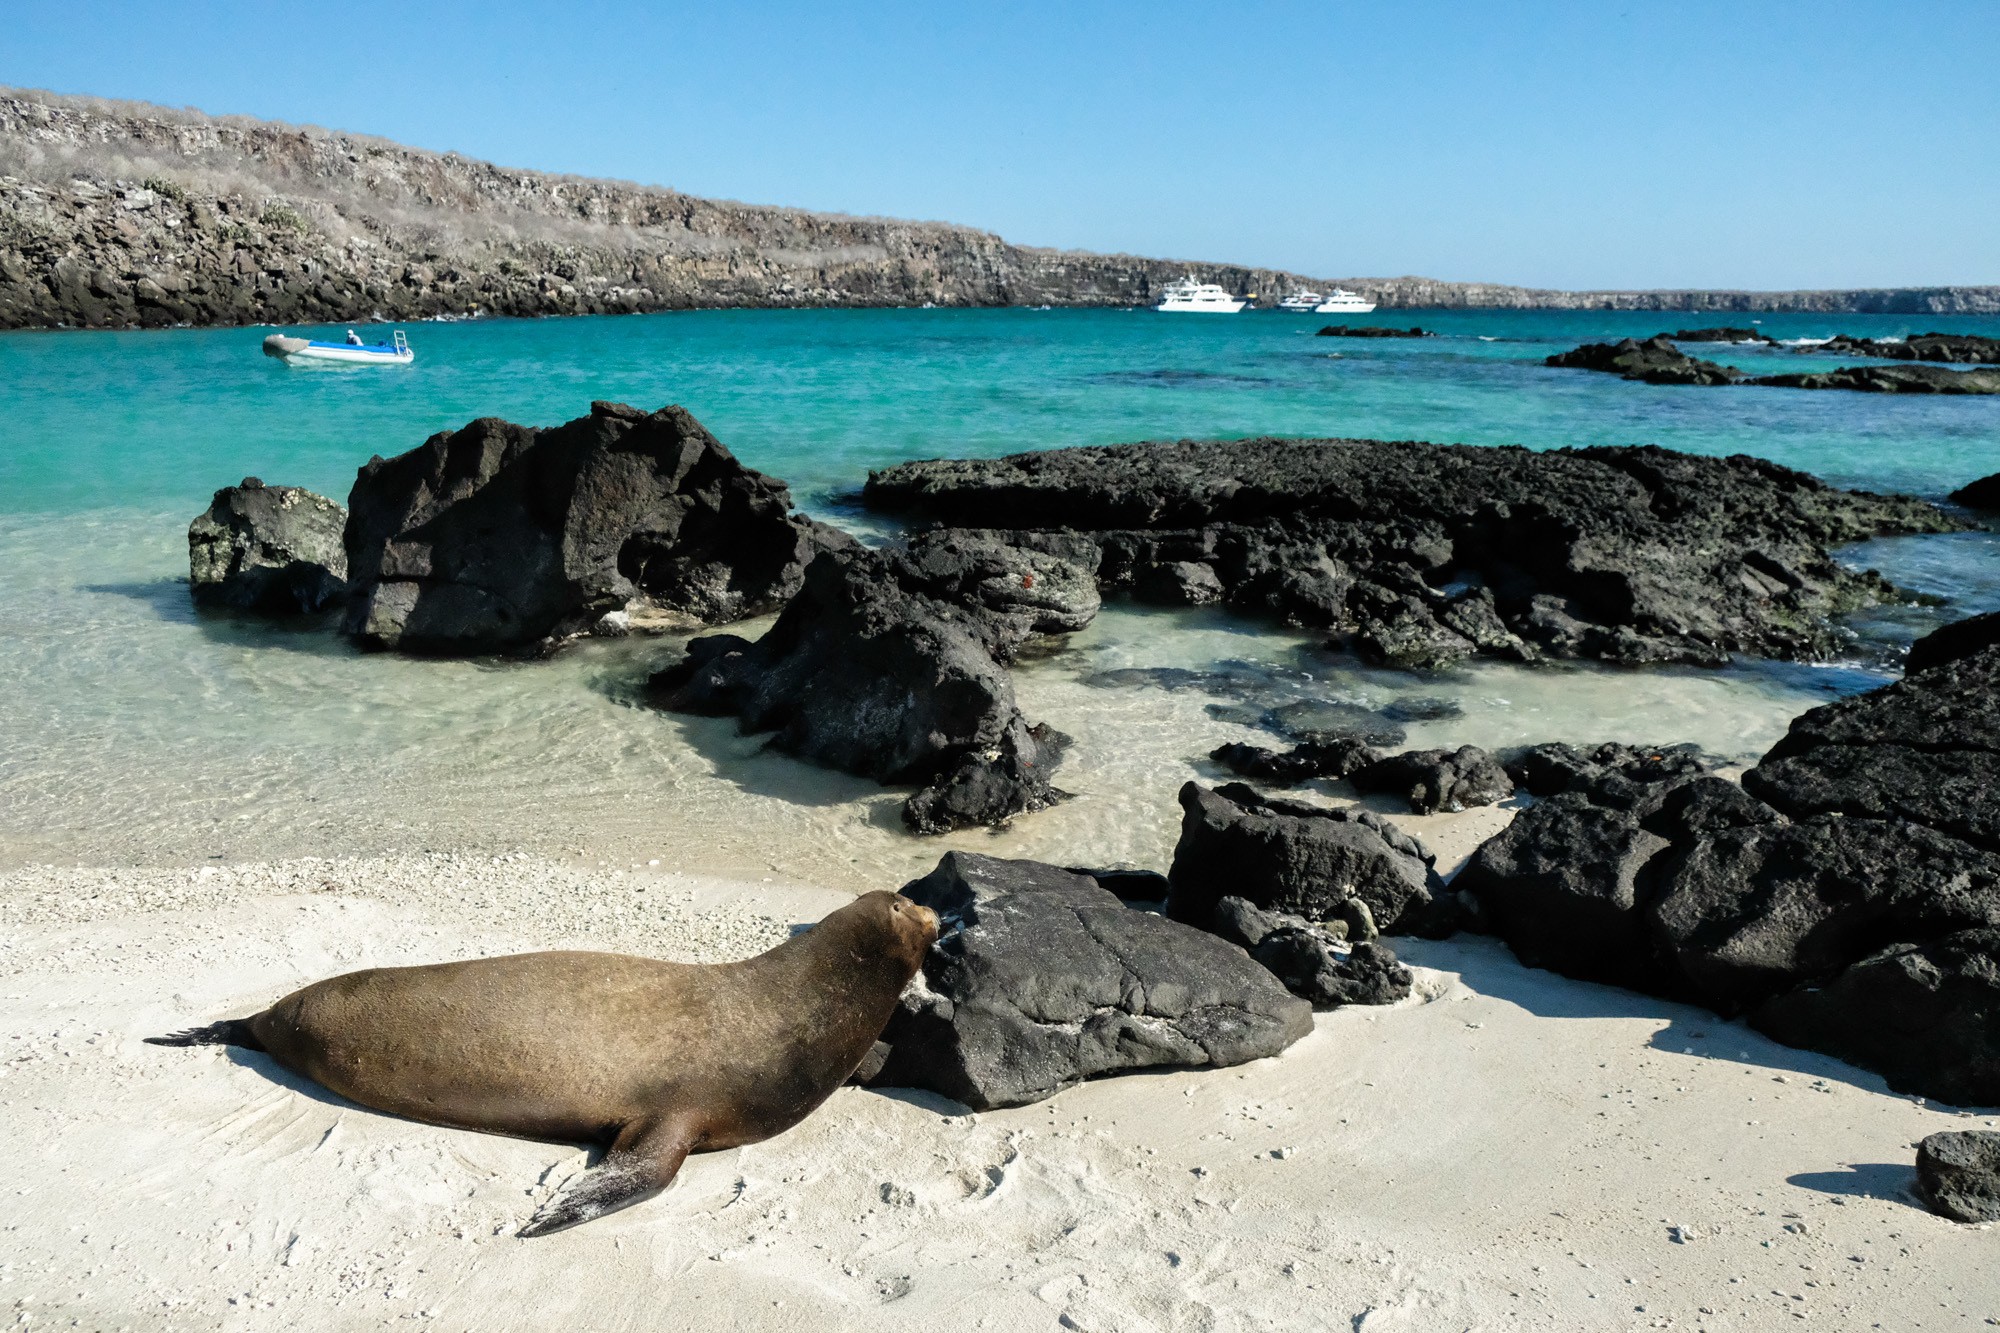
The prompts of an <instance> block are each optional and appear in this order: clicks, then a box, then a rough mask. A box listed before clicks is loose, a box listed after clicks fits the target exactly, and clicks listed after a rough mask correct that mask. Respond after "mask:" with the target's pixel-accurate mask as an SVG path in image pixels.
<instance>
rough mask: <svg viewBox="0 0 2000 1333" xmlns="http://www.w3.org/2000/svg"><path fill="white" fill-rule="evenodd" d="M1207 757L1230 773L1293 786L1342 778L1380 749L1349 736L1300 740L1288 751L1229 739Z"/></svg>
mask: <svg viewBox="0 0 2000 1333" xmlns="http://www.w3.org/2000/svg"><path fill="white" fill-rule="evenodd" d="M1208 757H1209V758H1210V759H1213V760H1215V762H1217V763H1218V764H1221V765H1222V766H1223V767H1225V768H1227V769H1228V770H1229V771H1230V772H1232V773H1237V774H1240V775H1241V776H1243V777H1246V778H1256V779H1258V780H1260V781H1266V782H1276V783H1278V784H1279V785H1281V786H1286V787H1295V786H1297V785H1298V784H1299V783H1301V782H1307V781H1310V780H1312V779H1313V778H1344V777H1346V776H1347V775H1348V774H1350V773H1352V772H1354V771H1355V770H1356V769H1358V768H1365V767H1366V766H1368V765H1369V764H1372V763H1374V762H1375V761H1376V760H1378V759H1380V758H1381V757H1382V752H1381V751H1379V750H1377V749H1376V748H1375V747H1374V746H1372V745H1367V744H1364V743H1362V742H1361V741H1358V740H1355V739H1353V738H1352V737H1345V736H1342V737H1334V738H1331V739H1327V740H1309V741H1304V742H1302V743H1300V744H1298V745H1296V746H1294V747H1292V748H1291V749H1289V750H1285V751H1278V750H1267V749H1265V748H1264V747H1263V746H1261V745H1246V744H1244V743H1243V742H1242V741H1231V742H1230V743H1229V744H1227V745H1218V746H1216V747H1215V749H1213V750H1211V751H1209V754H1208Z"/></svg>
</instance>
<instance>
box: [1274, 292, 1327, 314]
mask: <svg viewBox="0 0 2000 1333" xmlns="http://www.w3.org/2000/svg"><path fill="white" fill-rule="evenodd" d="M1325 299H1326V298H1325V297H1323V296H1321V295H1320V294H1319V293H1318V292H1293V293H1292V294H1291V295H1290V296H1287V297H1286V298H1285V299H1284V300H1282V301H1280V302H1278V309H1280V310H1290V311H1292V312H1294V313H1295V314H1310V313H1311V312H1312V311H1314V310H1316V309H1318V307H1319V303H1320V302H1321V301H1323V300H1325Z"/></svg>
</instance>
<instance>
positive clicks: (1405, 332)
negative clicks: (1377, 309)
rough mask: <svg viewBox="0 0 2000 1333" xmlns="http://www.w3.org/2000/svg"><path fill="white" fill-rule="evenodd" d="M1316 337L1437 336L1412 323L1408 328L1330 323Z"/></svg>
mask: <svg viewBox="0 0 2000 1333" xmlns="http://www.w3.org/2000/svg"><path fill="white" fill-rule="evenodd" d="M1314 336H1315V337H1320V338H1435V337H1437V335H1436V334H1435V333H1432V332H1431V331H1430V330H1429V329H1420V328H1418V327H1417V326H1416V325H1414V324H1412V325H1411V326H1410V327H1409V328H1407V329H1392V328H1389V327H1387V326H1385V325H1382V324H1329V325H1327V326H1326V327H1325V328H1323V329H1321V330H1320V331H1319V332H1318V333H1317V334H1316V335H1314Z"/></svg>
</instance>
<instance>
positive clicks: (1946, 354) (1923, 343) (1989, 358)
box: [1804, 333, 2000, 366]
mask: <svg viewBox="0 0 2000 1333" xmlns="http://www.w3.org/2000/svg"><path fill="white" fill-rule="evenodd" d="M1804 350H1807V351H1811V352H1814V353H1818V354H1821V355H1825V356H1879V357H1883V358H1885V359H1887V360H1891V361H1955V362H1957V363H1958V364H1960V365H1985V366H2000V338H1984V337H1981V336H1980V335H1978V334H1976V333H1913V334H1911V335H1910V336H1909V337H1908V338H1905V339H1903V340H1902V341H1901V342H1883V341H1879V340H1877V339H1874V338H1852V337H1849V336H1848V335H1847V334H1844V333H1842V334H1836V335H1835V336H1834V337H1833V338H1831V339H1829V340H1828V341H1826V342H1824V343H1821V344H1820V345H1819V346H1817V347H1811V348H1807V349H1804Z"/></svg>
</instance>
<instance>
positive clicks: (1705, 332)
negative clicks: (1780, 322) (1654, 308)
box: [1653, 327, 1778, 343]
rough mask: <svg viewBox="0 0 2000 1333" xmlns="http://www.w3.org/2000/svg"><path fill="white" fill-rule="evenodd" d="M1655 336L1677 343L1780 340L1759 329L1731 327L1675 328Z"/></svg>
mask: <svg viewBox="0 0 2000 1333" xmlns="http://www.w3.org/2000/svg"><path fill="white" fill-rule="evenodd" d="M1653 336H1654V337H1655V338H1666V339H1669V340H1670V341H1673V342H1677V343H1776V342H1777V341H1778V340H1777V339H1776V338H1773V337H1772V336H1771V335H1769V334H1768V333H1763V332H1760V331H1759V330H1757V329H1739V328H1731V327H1721V328H1710V329H1675V330H1674V331H1673V332H1672V333H1657V334H1654V335H1653Z"/></svg>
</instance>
